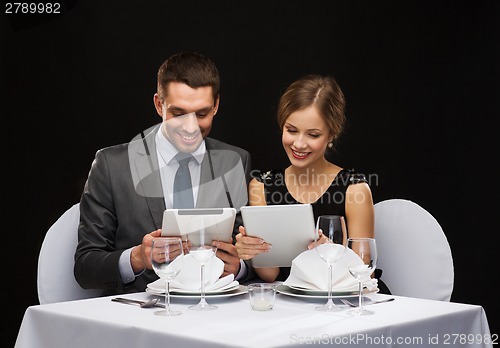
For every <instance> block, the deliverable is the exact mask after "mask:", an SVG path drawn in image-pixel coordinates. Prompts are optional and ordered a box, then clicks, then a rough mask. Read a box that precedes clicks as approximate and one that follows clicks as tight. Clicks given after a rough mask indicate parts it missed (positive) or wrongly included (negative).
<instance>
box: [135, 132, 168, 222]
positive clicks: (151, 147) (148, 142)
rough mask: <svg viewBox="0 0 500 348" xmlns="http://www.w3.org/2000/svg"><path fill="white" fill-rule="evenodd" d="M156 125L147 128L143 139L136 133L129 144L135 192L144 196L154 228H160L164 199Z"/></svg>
mask: <svg viewBox="0 0 500 348" xmlns="http://www.w3.org/2000/svg"><path fill="white" fill-rule="evenodd" d="M158 127H159V126H158V125H156V126H153V127H151V128H149V129H148V130H147V131H146V132H145V133H146V134H147V135H146V136H145V137H144V139H143V138H142V136H141V135H138V136H137V137H136V138H134V140H133V141H132V142H131V144H130V145H129V146H130V147H131V148H129V156H130V163H131V164H133V167H134V168H135V173H133V174H132V176H133V181H134V187H135V190H136V192H137V193H138V194H139V195H141V196H144V198H145V200H146V204H147V205H148V208H149V212H150V214H151V218H152V220H153V222H154V224H155V226H156V228H157V229H158V228H161V225H162V219H163V211H164V210H165V200H164V197H163V188H162V185H161V178H160V171H159V168H158V157H157V155H156V142H155V136H156V132H157V131H158Z"/></svg>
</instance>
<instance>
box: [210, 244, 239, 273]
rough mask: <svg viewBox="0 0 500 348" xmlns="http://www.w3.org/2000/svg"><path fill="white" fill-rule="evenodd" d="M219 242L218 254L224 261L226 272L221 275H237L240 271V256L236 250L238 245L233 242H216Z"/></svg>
mask: <svg viewBox="0 0 500 348" xmlns="http://www.w3.org/2000/svg"><path fill="white" fill-rule="evenodd" d="M214 243H217V244H218V248H217V254H216V256H217V257H218V258H219V259H221V260H222V261H224V272H223V273H222V275H221V277H225V276H227V275H228V274H231V273H232V274H234V276H235V277H236V276H237V275H238V272H239V271H240V258H239V257H238V253H237V252H236V247H235V246H234V245H233V244H231V243H226V242H214Z"/></svg>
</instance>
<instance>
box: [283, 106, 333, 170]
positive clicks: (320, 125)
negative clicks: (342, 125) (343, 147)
mask: <svg viewBox="0 0 500 348" xmlns="http://www.w3.org/2000/svg"><path fill="white" fill-rule="evenodd" d="M330 141H331V136H330V131H329V129H328V126H327V125H326V123H325V121H324V120H323V118H322V117H321V115H320V114H319V112H318V110H317V109H316V107H314V106H309V107H307V108H305V109H301V110H298V111H295V112H293V113H292V114H290V116H289V117H288V119H287V120H286V122H285V125H284V126H283V136H282V143H283V147H284V148H285V152H286V154H287V155H288V158H289V160H290V163H291V164H292V165H294V166H296V167H299V168H305V167H307V166H310V165H311V164H313V163H315V162H316V161H318V160H323V159H324V156H325V151H326V148H327V146H328V143H329V142H330Z"/></svg>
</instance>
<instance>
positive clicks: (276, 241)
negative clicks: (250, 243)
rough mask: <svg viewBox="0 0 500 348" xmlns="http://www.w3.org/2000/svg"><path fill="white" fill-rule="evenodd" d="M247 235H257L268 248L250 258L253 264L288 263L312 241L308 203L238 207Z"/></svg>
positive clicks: (273, 265)
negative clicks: (269, 245) (264, 251)
mask: <svg viewBox="0 0 500 348" xmlns="http://www.w3.org/2000/svg"><path fill="white" fill-rule="evenodd" d="M241 216H242V218H243V225H244V226H245V230H246V233H247V235H248V236H254V237H259V238H262V239H263V240H265V241H266V242H267V243H269V244H271V245H272V248H271V250H269V251H268V252H267V253H262V254H259V255H257V256H255V257H254V258H252V265H253V266H254V267H290V266H291V265H292V260H293V259H294V258H295V257H296V256H297V255H299V254H300V253H301V252H303V251H306V250H307V246H308V245H309V243H311V242H312V241H314V230H315V225H314V215H313V210H312V206H311V205H310V204H287V205H265V206H244V207H241Z"/></svg>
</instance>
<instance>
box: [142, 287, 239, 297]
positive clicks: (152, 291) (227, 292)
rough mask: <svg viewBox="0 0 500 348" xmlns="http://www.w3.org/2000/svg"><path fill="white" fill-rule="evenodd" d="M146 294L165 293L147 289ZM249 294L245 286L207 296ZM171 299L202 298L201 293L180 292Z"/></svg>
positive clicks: (172, 295)
mask: <svg viewBox="0 0 500 348" xmlns="http://www.w3.org/2000/svg"><path fill="white" fill-rule="evenodd" d="M146 292H147V293H149V294H152V295H164V294H165V292H156V291H155V290H153V289H150V288H146ZM247 292H248V290H247V287H246V286H244V285H238V286H237V287H236V288H235V289H232V290H229V291H222V292H211V293H208V292H207V293H206V294H205V296H206V297H207V298H208V297H210V298H220V297H231V296H238V295H243V294H246V293H247ZM170 297H177V298H200V293H199V292H191V293H179V292H176V293H174V292H171V293H170Z"/></svg>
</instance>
